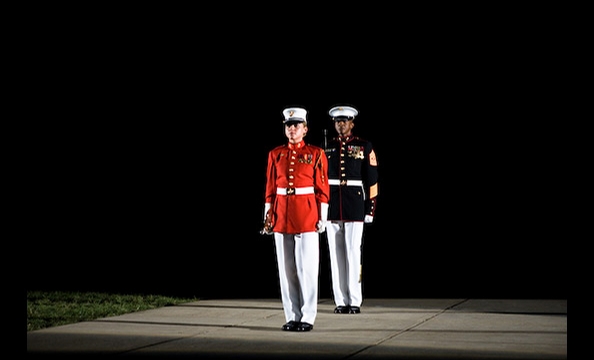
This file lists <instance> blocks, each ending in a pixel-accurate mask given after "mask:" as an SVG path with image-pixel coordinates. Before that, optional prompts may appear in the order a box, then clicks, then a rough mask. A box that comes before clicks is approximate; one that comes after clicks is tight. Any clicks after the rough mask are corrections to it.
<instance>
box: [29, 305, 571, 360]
mask: <svg viewBox="0 0 594 360" xmlns="http://www.w3.org/2000/svg"><path fill="white" fill-rule="evenodd" d="M333 309H334V304H333V302H332V301H331V300H330V299H320V301H319V307H318V317H317V319H316V322H315V324H314V329H313V330H312V331H310V332H305V333H301V332H299V333H298V332H286V331H282V330H281V326H282V325H283V324H284V323H285V319H284V315H283V311H282V305H281V303H280V300H279V299H224V300H199V301H196V302H190V303H186V304H181V305H176V306H169V307H163V308H159V309H153V310H147V311H140V312H135V313H130V314H125V315H120V316H113V317H108V318H102V319H98V320H94V321H86V322H81V323H77V324H70V325H63V326H57V327H54V328H49V329H42V330H36V331H30V332H27V356H31V357H44V356H46V355H47V356H56V355H60V356H66V355H72V356H76V357H81V356H85V357H86V356H94V357H95V356H101V357H103V356H107V357H113V356H118V357H121V356H124V357H130V356H132V357H134V356H141V357H150V358H156V357H163V358H172V357H187V358H195V359H211V358H215V359H352V360H358V359H539V360H543V359H567V300H555V299H365V301H364V303H363V305H362V307H361V314H334V313H333Z"/></svg>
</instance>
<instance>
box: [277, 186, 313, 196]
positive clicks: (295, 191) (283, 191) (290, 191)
mask: <svg viewBox="0 0 594 360" xmlns="http://www.w3.org/2000/svg"><path fill="white" fill-rule="evenodd" d="M313 193H314V188H313V186H307V187H298V188H276V194H277V195H305V194H313Z"/></svg>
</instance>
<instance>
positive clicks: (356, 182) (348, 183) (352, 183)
mask: <svg viewBox="0 0 594 360" xmlns="http://www.w3.org/2000/svg"><path fill="white" fill-rule="evenodd" d="M342 181H343V183H341V181H340V180H338V179H328V184H330V185H346V186H363V181H362V180H342Z"/></svg>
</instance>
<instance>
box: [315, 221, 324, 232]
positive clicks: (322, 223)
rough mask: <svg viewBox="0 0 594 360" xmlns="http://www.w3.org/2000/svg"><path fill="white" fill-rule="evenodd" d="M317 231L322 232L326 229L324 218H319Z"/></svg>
mask: <svg viewBox="0 0 594 360" xmlns="http://www.w3.org/2000/svg"><path fill="white" fill-rule="evenodd" d="M316 231H317V232H319V233H320V234H321V233H323V232H324V231H326V222H325V221H324V220H318V223H317V224H316Z"/></svg>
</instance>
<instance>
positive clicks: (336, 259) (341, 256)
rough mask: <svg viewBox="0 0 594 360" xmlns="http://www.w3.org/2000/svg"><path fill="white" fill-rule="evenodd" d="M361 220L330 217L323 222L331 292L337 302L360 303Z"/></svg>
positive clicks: (345, 303) (338, 304)
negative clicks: (326, 242) (330, 274)
mask: <svg viewBox="0 0 594 360" xmlns="http://www.w3.org/2000/svg"><path fill="white" fill-rule="evenodd" d="M363 227H364V223H363V221H348V222H345V221H331V222H330V221H329V222H328V223H327V225H326V235H327V236H328V252H329V254H330V271H331V273H332V295H333V297H334V303H335V304H336V306H345V305H352V306H361V303H362V302H363V289H362V286H361V281H362V279H361V271H362V269H361V267H362V265H361V245H362V241H363Z"/></svg>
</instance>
